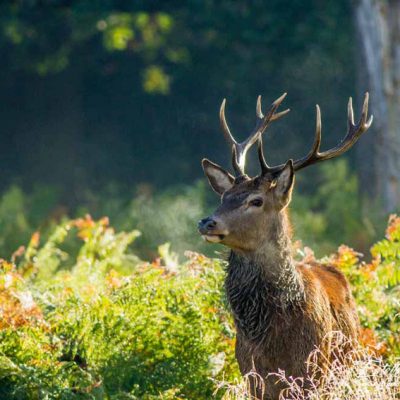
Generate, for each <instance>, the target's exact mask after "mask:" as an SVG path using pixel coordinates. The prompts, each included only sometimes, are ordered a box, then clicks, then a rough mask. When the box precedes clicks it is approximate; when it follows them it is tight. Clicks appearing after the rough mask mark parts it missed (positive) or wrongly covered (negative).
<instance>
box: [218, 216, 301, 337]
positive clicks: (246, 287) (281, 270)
mask: <svg viewBox="0 0 400 400" xmlns="http://www.w3.org/2000/svg"><path fill="white" fill-rule="evenodd" d="M227 272H228V274H227V278H226V281H225V287H226V292H227V296H228V300H229V303H230V306H231V308H232V311H233V315H234V318H235V323H236V326H237V328H238V330H239V331H240V332H241V333H242V334H243V335H244V336H245V337H246V339H247V340H249V341H251V342H254V343H259V342H260V341H261V340H262V339H263V338H265V337H266V333H267V332H268V331H269V330H270V329H271V326H274V324H275V325H276V322H280V324H279V325H281V324H282V323H283V324H286V323H288V321H290V316H291V315H292V313H293V312H295V311H296V310H297V309H298V307H300V306H301V304H302V303H303V301H304V288H303V283H302V281H301V278H300V276H299V274H298V272H297V271H296V268H295V266H294V263H293V260H292V255H291V239H290V228H289V222H288V216H287V214H286V213H285V212H282V213H280V214H279V215H278V217H277V218H276V220H274V221H273V222H272V224H271V226H270V227H269V229H268V231H267V232H266V236H265V241H264V242H263V245H262V246H261V247H260V249H258V250H257V251H254V252H242V251H235V250H233V251H231V253H230V256H229V265H228V271H227Z"/></svg>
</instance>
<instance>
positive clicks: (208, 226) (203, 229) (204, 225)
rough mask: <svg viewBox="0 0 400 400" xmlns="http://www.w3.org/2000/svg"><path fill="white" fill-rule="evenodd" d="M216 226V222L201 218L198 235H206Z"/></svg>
mask: <svg viewBox="0 0 400 400" xmlns="http://www.w3.org/2000/svg"><path fill="white" fill-rule="evenodd" d="M216 226H217V222H216V221H215V220H213V219H212V218H210V217H207V218H203V219H201V220H200V221H199V223H198V228H199V231H200V233H207V232H209V231H211V230H213V229H214V228H215V227H216Z"/></svg>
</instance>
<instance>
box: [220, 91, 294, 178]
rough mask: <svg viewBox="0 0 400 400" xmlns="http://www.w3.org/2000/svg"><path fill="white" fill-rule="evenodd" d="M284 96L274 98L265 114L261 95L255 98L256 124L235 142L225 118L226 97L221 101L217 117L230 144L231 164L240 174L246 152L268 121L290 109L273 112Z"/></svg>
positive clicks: (275, 118)
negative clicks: (251, 130) (245, 136)
mask: <svg viewBox="0 0 400 400" xmlns="http://www.w3.org/2000/svg"><path fill="white" fill-rule="evenodd" d="M285 97H286V93H284V94H283V95H282V96H280V97H279V98H278V99H276V100H275V101H274V102H273V103H272V106H271V109H270V111H269V112H268V114H267V115H266V116H264V115H263V113H262V109H261V96H258V98H257V106H256V115H257V121H256V126H255V128H254V130H253V132H252V133H251V134H250V136H249V137H248V138H247V139H246V140H244V141H243V142H240V143H239V142H237V141H236V140H235V138H234V137H233V136H232V134H231V132H230V129H229V127H228V124H227V122H226V118H225V104H226V99H224V100H223V101H222V104H221V108H220V112H219V117H220V123H221V128H222V131H223V133H224V136H225V138H226V140H227V141H228V143H229V145H230V146H232V166H233V168H234V170H235V172H236V173H237V174H238V175H239V176H240V175H244V174H245V172H244V166H245V162H246V154H247V151H248V150H249V149H250V147H251V146H252V145H253V144H254V143H255V142H256V141H257V140H258V139H259V138H260V137H261V135H262V133H263V132H264V131H265V129H266V128H267V126H268V124H269V122H270V121H275V120H277V119H279V118H281V117H282V116H283V115H285V114H287V113H288V112H289V111H290V110H285V111H282V112H280V113H278V114H275V111H276V110H277V108H278V107H279V106H280V104H281V103H282V101H283V99H284V98H285Z"/></svg>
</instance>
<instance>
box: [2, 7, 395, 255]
mask: <svg viewBox="0 0 400 400" xmlns="http://www.w3.org/2000/svg"><path fill="white" fill-rule="evenodd" d="M396 16H400V13H399V6H398V2H397V1H381V2H377V1H372V0H362V1H353V2H352V1H349V0H327V1H324V2H320V1H317V0H302V1H297V0H292V1H289V0H283V1H282V0H270V1H268V3H266V2H264V1H257V0H254V1H233V0H232V1H231V0H223V1H213V0H207V1H198V0H188V1H172V0H171V1H157V0H152V1H139V0H138V1H134V2H127V1H121V0H106V1H96V0H69V1H66V0H41V1H40V0H19V1H17V0H15V1H3V2H2V3H1V5H0V56H1V59H2V73H1V76H0V101H1V104H2V107H1V108H0V117H1V121H2V123H1V127H0V135H1V142H2V150H1V157H0V168H1V171H2V179H1V180H0V190H1V192H2V197H1V200H0V224H1V225H0V237H1V239H0V250H1V252H2V254H3V255H4V256H8V255H9V254H11V253H12V252H13V251H14V250H15V249H16V248H17V247H18V245H20V244H21V243H25V242H27V241H28V240H29V238H30V235H31V234H32V232H33V231H35V230H36V229H39V228H40V229H41V230H42V231H43V230H44V231H46V229H47V228H48V227H50V226H51V225H52V224H53V221H59V220H60V219H62V218H63V217H64V216H65V215H69V216H71V217H73V216H76V215H82V214H84V213H85V212H89V213H91V214H92V215H94V216H95V217H100V216H102V215H108V216H110V218H111V221H112V223H113V224H114V225H116V226H117V227H118V228H120V229H132V228H138V229H139V230H141V231H142V232H143V236H142V238H141V239H138V241H137V242H136V243H137V246H139V248H138V252H139V254H141V255H145V256H149V255H153V254H155V252H156V248H157V246H158V245H160V244H162V243H164V242H166V241H170V242H172V243H173V247H174V248H175V249H176V250H177V251H183V250H184V249H187V248H192V249H200V250H205V249H206V250H207V251H209V252H210V251H211V250H210V247H209V246H207V248H205V247H202V246H203V245H202V244H201V243H200V239H199V237H198V236H197V233H196V221H197V219H199V218H200V217H202V216H204V213H206V212H207V209H208V207H209V205H210V204H211V205H212V204H215V201H216V198H215V197H214V196H213V194H212V193H211V190H209V189H208V188H206V187H205V183H204V178H203V177H202V170H201V166H200V160H201V158H202V157H209V158H210V159H212V160H214V161H216V162H218V163H220V164H222V165H224V166H228V164H229V151H228V149H227V146H226V143H224V140H223V135H222V134H221V132H220V128H219V121H218V110H219V106H220V103H221V100H222V99H223V98H224V97H226V98H227V100H228V103H227V118H228V120H229V121H230V125H231V127H232V128H233V131H234V134H235V135H236V136H237V137H239V138H241V137H244V136H245V135H247V134H248V132H249V131H250V129H252V127H253V124H254V120H255V102H256V97H257V95H259V94H261V95H263V99H264V107H265V108H266V107H268V105H269V103H270V102H271V101H272V100H274V99H275V98H276V97H278V96H279V95H280V94H281V93H282V92H288V94H289V95H288V97H287V99H286V100H285V107H289V108H291V110H292V111H291V113H290V114H289V115H288V116H287V117H285V118H284V119H283V120H282V121H279V123H276V124H274V125H273V126H271V128H270V130H269V132H268V134H267V136H268V137H267V138H266V140H265V147H266V149H265V151H266V154H267V156H268V160H269V161H270V162H271V163H281V162H283V161H286V160H287V159H288V158H298V157H300V156H302V155H304V154H305V152H307V151H308V149H309V146H310V145H311V143H312V140H313V134H314V126H315V122H314V121H315V115H314V113H315V104H316V103H318V104H319V105H320V106H321V108H322V116H323V148H328V147H332V146H334V145H335V144H336V143H337V142H338V141H339V140H340V139H341V138H342V137H343V136H344V134H345V132H346V118H347V116H346V105H347V100H348V97H349V96H353V97H354V101H355V113H356V118H358V117H359V115H360V101H361V99H362V96H363V94H364V92H365V91H367V90H368V91H370V92H371V112H372V113H373V114H374V116H375V122H374V125H373V127H372V128H371V130H370V131H369V132H368V133H367V135H366V136H365V137H363V138H361V140H360V142H359V143H358V144H357V145H356V146H355V147H356V149H357V150H353V151H351V152H349V153H348V154H347V155H346V157H342V160H339V161H337V162H330V163H327V164H326V165H323V166H318V167H315V168H311V169H310V170H309V171H307V172H304V173H303V172H302V173H301V174H299V177H298V182H297V190H298V194H297V195H296V196H295V197H294V199H295V200H294V204H293V218H294V222H295V224H294V225H295V229H296V231H297V235H298V237H299V238H301V239H302V240H303V242H304V243H305V244H307V245H314V246H318V247H317V251H318V249H321V252H322V251H327V250H331V249H333V248H336V247H337V245H339V244H340V243H342V242H347V243H348V244H350V245H353V246H355V247H356V248H358V249H360V250H365V249H367V248H368V247H369V245H370V244H371V243H372V240H373V239H375V237H377V235H378V234H379V235H381V234H382V232H383V226H384V225H385V223H386V218H383V216H385V215H387V214H388V213H389V212H394V211H395V210H396V208H397V204H398V199H399V197H400V195H399V193H398V192H399V185H398V183H399V181H400V178H399V176H398V174H399V173H400V172H399V171H400V168H399V165H398V163H399V159H400V157H399V153H398V152H399V149H400V146H399V144H398V141H399V136H400V135H399V131H398V130H399V126H400V124H398V123H397V122H398V121H397V120H398V118H400V116H399V115H400V113H398V106H399V103H398V97H399V93H398V92H399V88H398V87H397V86H398V82H399V80H398V79H397V78H398V77H397V75H396V74H397V73H400V72H396V71H397V70H400V68H396V67H397V66H399V65H400V59H398V58H399V57H400V56H399V54H400V52H398V51H397V47H396V46H398V42H399V37H400V35H399V32H400V28H399V26H398V21H399V20H400V18H398V19H396ZM250 158H251V157H250ZM250 170H251V171H252V172H253V173H256V172H257V169H256V166H255V165H252V162H251V161H250ZM360 188H361V189H362V190H361V189H360ZM380 223H381V225H380Z"/></svg>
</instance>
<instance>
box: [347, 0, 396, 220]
mask: <svg viewBox="0 0 400 400" xmlns="http://www.w3.org/2000/svg"><path fill="white" fill-rule="evenodd" d="M354 11H355V24H356V28H357V35H358V39H359V40H358V41H359V45H358V49H359V53H357V58H358V59H359V66H360V74H359V75H360V87H361V88H362V89H363V90H364V91H369V92H370V94H371V99H370V103H371V111H372V113H373V114H374V123H373V128H372V129H371V132H368V134H367V135H366V136H365V137H364V139H363V140H362V141H361V142H360V146H359V151H358V165H359V168H358V170H359V172H360V186H361V188H362V189H363V190H364V191H365V192H366V193H367V194H369V195H370V197H372V198H373V199H374V200H378V201H379V203H380V204H381V207H382V210H383V211H384V212H393V211H394V210H396V209H397V208H398V207H399V205H400V1H399V0H358V1H356V2H355V8H354Z"/></svg>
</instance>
